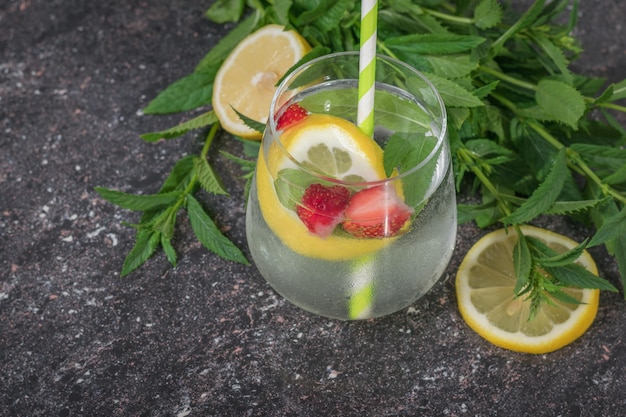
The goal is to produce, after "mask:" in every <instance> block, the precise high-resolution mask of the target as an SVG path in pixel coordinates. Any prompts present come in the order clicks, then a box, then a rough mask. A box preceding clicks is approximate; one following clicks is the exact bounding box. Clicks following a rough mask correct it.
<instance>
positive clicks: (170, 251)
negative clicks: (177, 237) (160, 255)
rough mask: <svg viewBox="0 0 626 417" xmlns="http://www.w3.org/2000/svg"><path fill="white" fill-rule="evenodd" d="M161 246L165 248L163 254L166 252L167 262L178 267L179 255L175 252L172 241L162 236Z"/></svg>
mask: <svg viewBox="0 0 626 417" xmlns="http://www.w3.org/2000/svg"><path fill="white" fill-rule="evenodd" d="M161 246H162V247H163V252H165V256H166V257H167V260H168V261H169V262H170V263H171V264H172V266H176V263H177V255H176V250H174V247H173V246H172V241H171V239H168V238H166V237H165V236H161Z"/></svg>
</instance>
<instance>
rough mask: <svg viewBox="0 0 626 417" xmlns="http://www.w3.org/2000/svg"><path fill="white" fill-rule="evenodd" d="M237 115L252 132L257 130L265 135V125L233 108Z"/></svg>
mask: <svg viewBox="0 0 626 417" xmlns="http://www.w3.org/2000/svg"><path fill="white" fill-rule="evenodd" d="M231 108H232V109H233V110H234V111H235V113H237V116H239V118H240V119H241V121H242V122H243V123H244V124H245V125H246V126H248V127H249V128H250V129H252V130H256V131H257V132H259V133H261V134H262V133H263V131H264V130H265V123H261V122H258V121H256V120H254V119H251V118H249V117H248V116H246V115H245V114H243V113H240V112H239V111H238V110H237V109H236V108H234V107H231Z"/></svg>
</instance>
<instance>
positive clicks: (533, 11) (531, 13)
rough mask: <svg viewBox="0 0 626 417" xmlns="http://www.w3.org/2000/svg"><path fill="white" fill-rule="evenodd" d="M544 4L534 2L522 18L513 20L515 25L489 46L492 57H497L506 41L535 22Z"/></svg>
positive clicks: (538, 1) (541, 1)
mask: <svg viewBox="0 0 626 417" xmlns="http://www.w3.org/2000/svg"><path fill="white" fill-rule="evenodd" d="M544 3H545V0H536V1H535V2H534V3H533V4H532V6H530V7H529V8H528V10H526V12H525V13H524V14H523V15H522V16H520V17H519V18H518V19H517V20H515V23H513V24H512V25H511V26H509V28H508V29H507V30H506V31H505V32H504V33H503V34H501V35H500V37H499V38H498V39H496V40H495V41H494V42H493V44H492V45H491V51H492V56H496V55H499V54H500V52H501V50H502V48H504V44H505V43H506V41H508V40H509V39H510V38H511V37H512V36H514V35H515V34H516V33H518V32H520V31H521V30H523V29H525V28H527V27H528V26H530V25H532V24H533V23H534V22H535V21H536V20H537V17H539V16H540V15H541V12H542V9H543V5H544Z"/></svg>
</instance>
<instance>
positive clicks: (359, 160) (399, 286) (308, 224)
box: [246, 52, 457, 320]
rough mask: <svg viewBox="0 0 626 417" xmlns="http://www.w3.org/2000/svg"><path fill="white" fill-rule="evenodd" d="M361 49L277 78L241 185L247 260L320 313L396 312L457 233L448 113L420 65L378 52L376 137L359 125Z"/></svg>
mask: <svg viewBox="0 0 626 417" xmlns="http://www.w3.org/2000/svg"><path fill="white" fill-rule="evenodd" d="M358 78H359V55H358V53H356V52H343V53H337V54H331V55H327V56H324V57H320V58H318V59H315V60H312V61H310V62H308V63H306V64H304V65H303V66H301V67H300V68H299V69H297V70H295V71H294V72H292V73H291V74H290V75H289V76H288V77H286V78H285V79H284V80H283V82H282V83H281V84H280V86H279V87H278V89H277V91H276V94H275V96H274V99H273V101H272V105H271V108H270V117H269V119H268V122H267V125H266V129H265V133H264V136H263V140H262V145H261V150H260V152H259V158H258V163H257V167H256V171H255V179H254V181H253V185H252V187H251V190H250V194H249V200H248V206H247V213H246V233H247V240H248V245H249V247H250V251H251V253H252V257H253V260H254V263H255V265H256V266H257V268H258V269H259V271H260V273H261V274H262V275H263V277H264V278H265V279H266V280H267V282H268V283H269V284H270V285H271V286H272V287H273V288H274V289H275V290H276V291H277V292H278V293H279V294H280V295H282V296H283V297H285V298H286V299H287V300H289V301H291V302H292V303H294V304H296V305H298V306H300V307H301V308H303V309H305V310H308V311H310V312H313V313H316V314H319V315H321V316H325V317H330V318H336V319H342V320H357V319H366V318H372V317H379V316H383V315H386V314H390V313H393V312H396V311H398V310H400V309H402V308H405V307H407V306H409V305H410V304H412V303H413V302H415V301H416V300H417V299H418V298H420V297H421V296H423V295H424V294H425V293H426V292H427V291H428V290H429V289H430V288H431V287H432V286H433V285H434V284H435V283H436V282H437V280H438V279H439V277H440V276H441V275H442V273H443V272H444V270H445V268H446V266H447V264H448V262H449V260H450V257H451V255H452V251H453V249H454V243H455V238H456V228H457V220H456V199H455V190H454V182H453V175H452V166H451V162H450V149H449V143H448V140H447V132H446V128H447V124H446V117H447V116H446V110H445V107H444V104H443V102H442V100H441V97H440V96H439V94H438V93H437V91H436V90H435V88H434V87H433V85H432V84H431V83H430V82H429V81H428V80H427V79H426V78H425V77H424V76H423V75H422V74H420V73H419V72H418V71H416V70H415V69H413V68H411V67H410V66H408V65H406V64H404V63H402V62H400V61H397V60H395V59H392V58H389V57H385V56H380V55H379V56H378V57H377V59H376V84H375V95H374V105H373V107H374V126H375V128H374V133H373V137H372V135H367V134H365V133H364V132H363V131H362V130H361V129H360V128H359V127H358V126H357V125H356V122H357V112H358V93H357V86H358Z"/></svg>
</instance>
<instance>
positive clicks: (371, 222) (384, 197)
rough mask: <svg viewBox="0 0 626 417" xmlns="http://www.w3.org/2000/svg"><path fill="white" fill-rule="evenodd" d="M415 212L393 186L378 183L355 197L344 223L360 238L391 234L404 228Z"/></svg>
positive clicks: (347, 229) (348, 230)
mask: <svg viewBox="0 0 626 417" xmlns="http://www.w3.org/2000/svg"><path fill="white" fill-rule="evenodd" d="M413 212H414V211H413V209H412V208H411V207H409V206H408V205H406V203H405V202H404V201H402V199H401V198H400V197H399V196H398V194H397V193H396V191H395V189H394V188H393V186H391V185H378V186H375V187H371V188H366V189H364V190H361V191H359V192H357V193H356V194H354V195H353V196H352V198H351V199H350V203H349V204H348V207H347V208H346V211H345V214H344V215H345V218H346V220H344V222H343V224H342V226H343V228H344V230H345V231H347V232H348V233H350V234H351V235H352V236H354V237H358V238H382V237H389V236H393V235H395V234H397V233H398V232H399V231H400V229H402V226H404V224H405V223H406V222H407V220H408V219H409V217H411V214H413Z"/></svg>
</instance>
